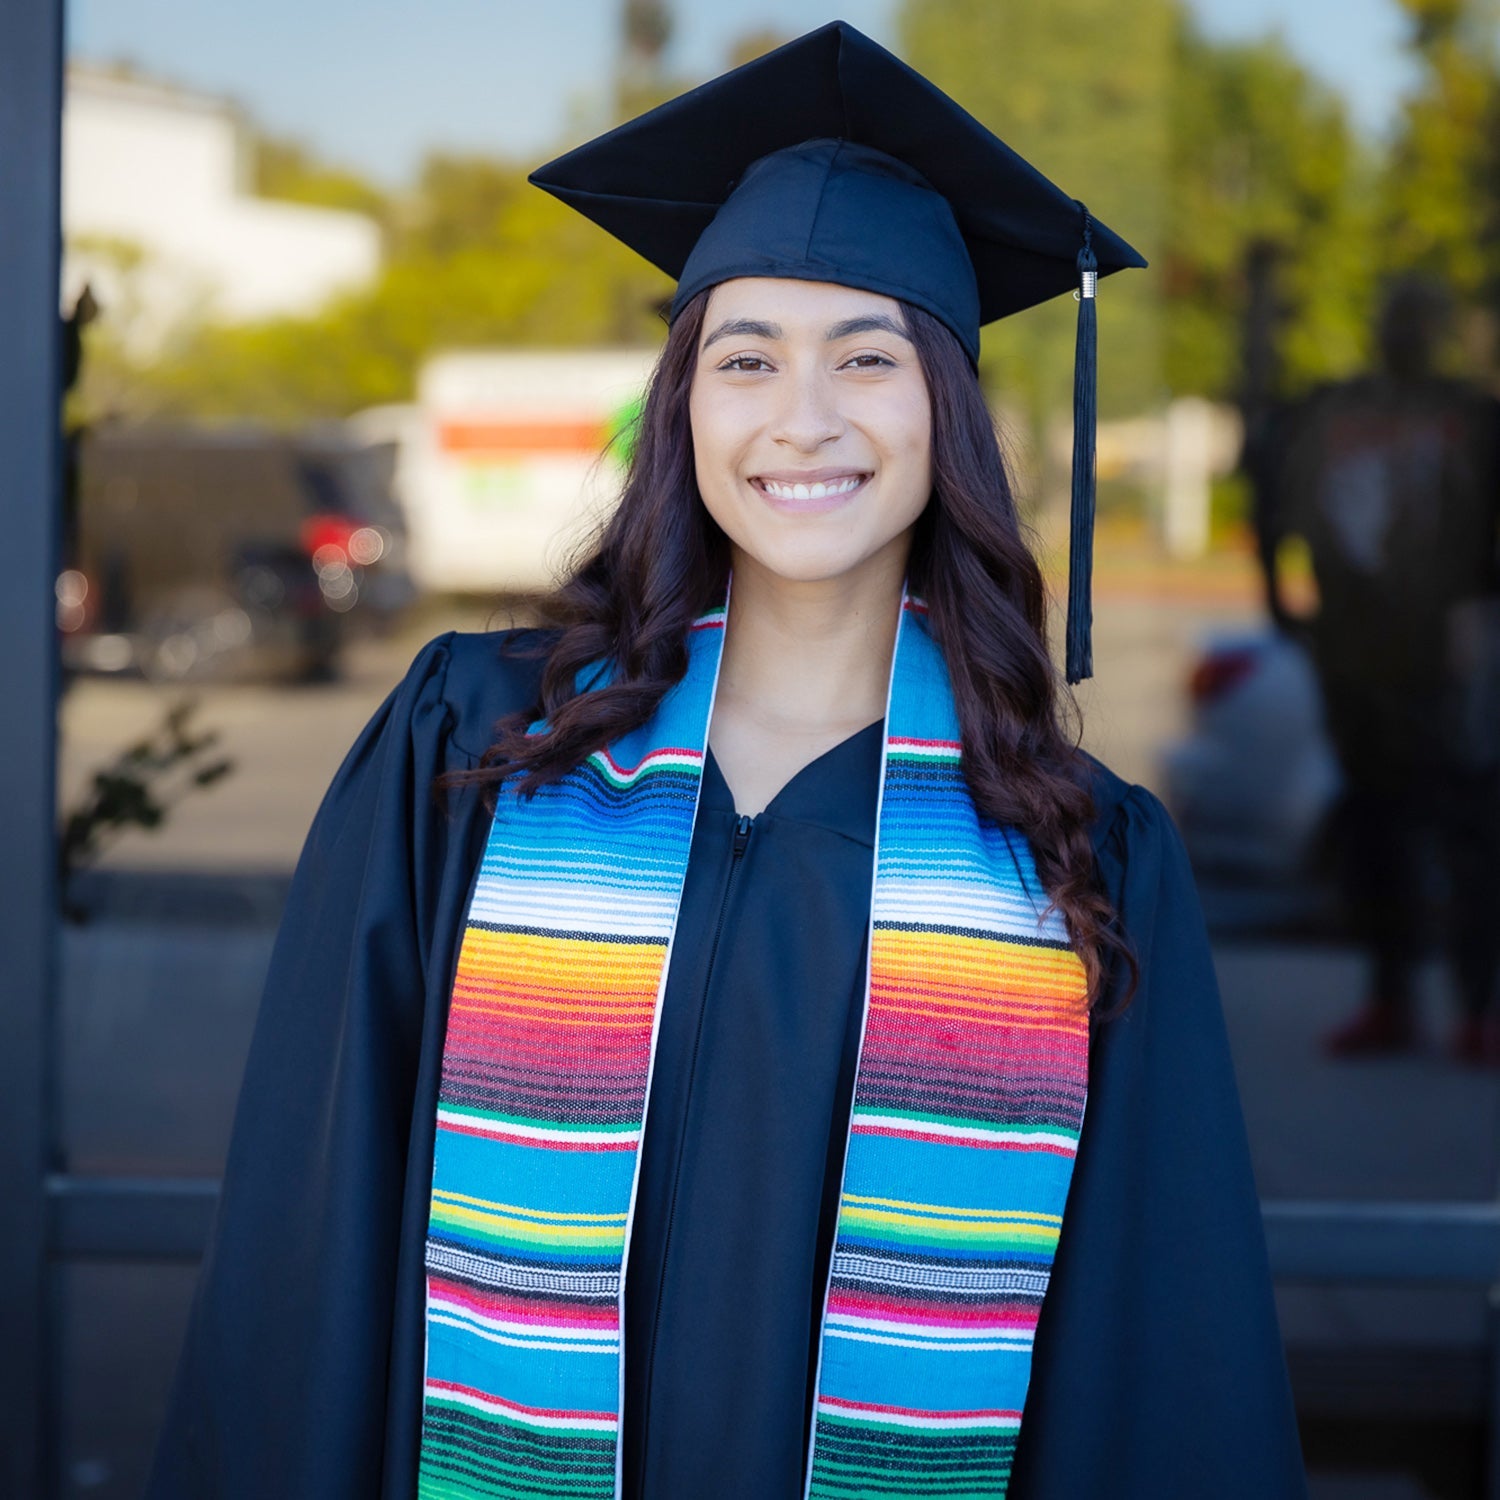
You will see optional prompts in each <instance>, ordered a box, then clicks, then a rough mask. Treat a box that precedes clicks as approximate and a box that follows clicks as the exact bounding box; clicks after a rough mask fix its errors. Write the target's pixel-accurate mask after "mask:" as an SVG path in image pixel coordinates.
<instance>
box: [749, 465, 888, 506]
mask: <svg viewBox="0 0 1500 1500" xmlns="http://www.w3.org/2000/svg"><path fill="white" fill-rule="evenodd" d="M872 477H873V476H872V475H871V474H870V472H869V471H868V470H866V469H850V468H833V467H827V468H822V469H778V470H775V471H772V472H768V473H764V474H754V475H752V476H751V477H750V486H751V488H752V489H753V490H754V491H755V492H756V494H758V495H759V496H760V498H761V499H762V500H764V501H765V502H766V504H767V505H769V506H770V507H771V509H772V510H778V511H782V512H785V513H787V514H790V515H816V514H818V513H820V512H822V511H829V510H837V509H838V508H839V507H840V506H842V505H847V504H848V503H849V502H850V501H851V500H853V499H854V497H855V496H856V495H859V494H862V493H863V491H864V488H865V486H866V485H867V484H868V483H869V482H870V480H871V478H872ZM841 479H857V480H858V481H859V483H858V484H856V485H855V486H854V488H853V489H849V490H838V491H835V492H833V493H832V494H823V495H817V496H812V495H809V496H807V497H806V498H805V499H797V498H794V497H793V496H790V495H773V494H771V492H770V491H769V490H768V489H766V482H767V481H768V480H769V481H770V482H771V483H773V484H777V485H783V486H790V485H794V484H801V485H814V484H825V485H826V484H828V483H829V482H831V481H837V480H841Z"/></svg>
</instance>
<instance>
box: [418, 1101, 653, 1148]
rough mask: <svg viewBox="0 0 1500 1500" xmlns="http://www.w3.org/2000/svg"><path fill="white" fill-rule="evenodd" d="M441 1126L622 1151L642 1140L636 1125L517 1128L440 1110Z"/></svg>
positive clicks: (511, 1124)
mask: <svg viewBox="0 0 1500 1500" xmlns="http://www.w3.org/2000/svg"><path fill="white" fill-rule="evenodd" d="M437 1120H438V1125H439V1126H440V1127H441V1126H444V1125H446V1126H448V1127H449V1128H450V1129H452V1130H463V1131H470V1132H473V1133H474V1134H477V1135H495V1136H520V1137H522V1138H523V1139H525V1140H528V1141H552V1142H555V1143H556V1144H558V1145H564V1146H568V1145H572V1146H578V1145H609V1146H617V1147H618V1148H619V1149H620V1150H621V1151H624V1150H625V1149H626V1148H627V1147H629V1146H631V1145H633V1144H634V1143H635V1142H636V1141H637V1140H638V1139H639V1137H640V1133H641V1132H640V1128H639V1127H638V1126H634V1125H628V1126H625V1127H624V1128H623V1129H621V1130H548V1129H547V1128H546V1126H544V1125H518V1124H516V1123H515V1122H513V1121H510V1120H494V1119H486V1118H485V1117H484V1116H483V1115H467V1114H464V1113H463V1112H462V1111H460V1110H454V1109H440V1110H438V1112H437Z"/></svg>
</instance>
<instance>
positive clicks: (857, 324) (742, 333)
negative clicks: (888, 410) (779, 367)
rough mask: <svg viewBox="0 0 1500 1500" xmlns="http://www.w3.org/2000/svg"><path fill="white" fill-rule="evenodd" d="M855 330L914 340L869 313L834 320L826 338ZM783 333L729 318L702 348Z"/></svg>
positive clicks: (843, 336) (773, 326)
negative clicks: (740, 339)
mask: <svg viewBox="0 0 1500 1500" xmlns="http://www.w3.org/2000/svg"><path fill="white" fill-rule="evenodd" d="M855 333H894V334H895V335H896V336H897V337H898V338H903V339H906V340H907V342H908V343H909V342H910V341H911V335H910V334H909V333H907V331H906V330H905V329H904V328H903V327H902V326H901V325H900V324H899V323H898V322H897V321H896V320H895V319H894V318H890V317H887V316H886V315H885V314H884V313H868V314H866V315H864V316H863V317H858V318H845V319H844V321H843V322H842V323H835V324H834V325H833V327H832V328H830V329H829V330H828V332H827V333H826V334H825V335H824V338H825V339H826V340H827V341H828V342H829V343H832V342H833V341H834V340H835V339H846V338H848V337H849V336H850V335H851V334H855ZM784 336H785V335H784V333H783V330H782V327H781V325H780V324H779V323H763V322H761V321H760V320H759V319H756V318H730V319H729V320H728V321H727V322H724V323H720V324H719V326H718V327H717V328H716V329H714V331H713V332H712V333H711V334H709V336H708V337H707V338H706V339H704V341H703V347H704V348H705V349H707V348H708V346H709V345H710V344H716V343H718V341H719V340H720V339H728V338H755V339H779V338H782V337H784Z"/></svg>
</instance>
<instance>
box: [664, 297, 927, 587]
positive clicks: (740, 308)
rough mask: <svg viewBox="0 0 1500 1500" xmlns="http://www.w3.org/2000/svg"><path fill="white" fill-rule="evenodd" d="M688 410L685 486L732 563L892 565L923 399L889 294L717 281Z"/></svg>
mask: <svg viewBox="0 0 1500 1500" xmlns="http://www.w3.org/2000/svg"><path fill="white" fill-rule="evenodd" d="M689 413H690V416H691V420H692V430H693V450H694V456H695V462H696V470H697V479H698V490H699V493H700V494H701V495H702V496H703V503H704V505H705V506H706V507H707V508H708V512H709V514H710V515H711V516H712V517H713V518H714V520H715V521H716V522H717V523H718V525H719V527H720V529H721V530H723V532H724V533H725V535H726V536H727V537H728V538H729V541H730V543H731V546H732V548H733V551H734V557H735V564H736V566H737V567H739V568H744V567H746V566H747V565H748V566H751V567H755V568H759V569H761V570H764V571H765V572H766V573H769V574H771V575H774V576H775V577H777V578H780V579H784V580H787V581H789V582H803V583H813V582H822V581H827V580H832V579H852V578H853V577H855V576H857V575H860V574H861V573H864V572H869V573H871V574H872V575H878V574H883V573H886V572H889V571H892V570H893V569H894V571H895V572H896V574H897V576H898V577H899V574H900V572H901V570H902V569H904V567H905V561H906V555H907V553H908V551H909V550H910V547H911V532H912V527H913V526H914V524H915V523H916V520H917V517H918V516H919V515H921V513H922V510H923V508H924V507H925V506H926V504H927V499H928V496H929V494H930V492H931V489H932V408H931V403H930V401H929V399H928V394H927V382H926V380H925V378H924V377H923V374H922V370H921V366H920V364H919V363H918V360H917V352H916V350H915V348H914V347H913V346H912V344H911V342H910V340H909V339H908V338H907V336H906V332H905V323H904V319H903V318H902V313H901V304H900V303H898V302H896V301H895V300H894V299H892V298H890V297H882V296H880V295H879V294H878V293H875V292H865V291H858V290H856V289H854V288H852V287H845V286H836V285H834V284H832V283H830V282H822V281H792V280H780V279H776V278H771V277H760V276H755V277H741V278H738V279H736V280H734V281H725V282H721V283H720V284H719V285H718V286H716V287H715V288H714V289H713V291H712V292H711V293H710V295H709V300H708V305H707V307H706V309H705V312H704V318H703V332H702V334H701V336H700V338H699V341H698V360H697V366H696V369H695V370H694V374H693V383H692V390H691V393H690V398H689Z"/></svg>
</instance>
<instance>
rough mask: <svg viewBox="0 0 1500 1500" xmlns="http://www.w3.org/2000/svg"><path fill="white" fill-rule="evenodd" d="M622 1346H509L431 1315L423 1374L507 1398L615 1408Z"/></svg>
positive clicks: (574, 1407)
mask: <svg viewBox="0 0 1500 1500" xmlns="http://www.w3.org/2000/svg"><path fill="white" fill-rule="evenodd" d="M619 1375H620V1351H619V1346H618V1344H616V1343H613V1342H605V1341H603V1340H600V1352H598V1353H592V1352H591V1353H588V1354H569V1353H564V1352H561V1351H559V1350H555V1349H546V1350H538V1349H536V1348H535V1346H532V1347H530V1348H520V1349H512V1348H509V1347H507V1346H505V1345H502V1344H493V1343H490V1342H489V1341H488V1340H487V1339H479V1338H473V1337H471V1336H468V1335H465V1334H463V1333H461V1332H460V1331H459V1330H458V1329H455V1328H449V1327H447V1326H446V1325H445V1324H442V1323H433V1322H432V1321H431V1320H430V1319H429V1322H428V1327H427V1379H428V1380H429V1381H445V1382H446V1381H451V1382H453V1383H454V1384H456V1385H464V1386H468V1387H470V1388H471V1389H473V1390H480V1391H489V1392H499V1393H501V1394H502V1395H503V1397H504V1399H505V1400H507V1401H514V1402H517V1403H519V1404H520V1405H522V1406H539V1407H543V1408H546V1409H563V1410H567V1411H588V1412H612V1411H615V1410H616V1409H617V1396H616V1393H617V1391H618V1389H619Z"/></svg>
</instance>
